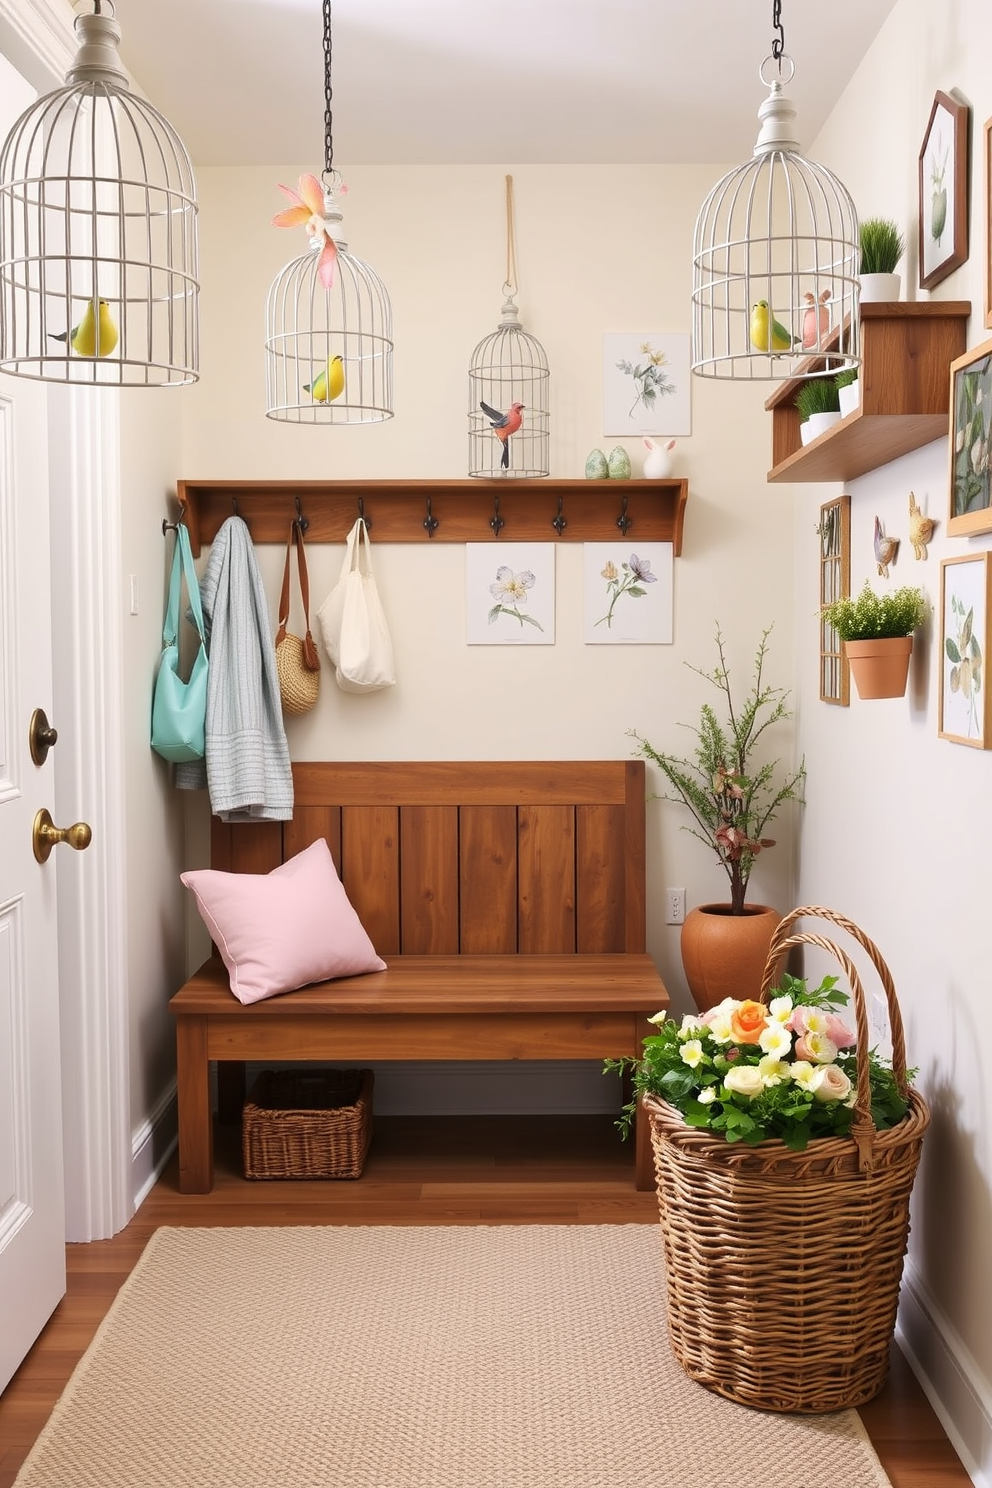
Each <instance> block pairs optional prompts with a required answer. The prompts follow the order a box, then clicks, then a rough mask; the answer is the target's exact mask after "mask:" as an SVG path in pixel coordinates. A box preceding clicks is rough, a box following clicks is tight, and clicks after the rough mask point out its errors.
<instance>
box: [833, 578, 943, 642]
mask: <svg viewBox="0 0 992 1488" xmlns="http://www.w3.org/2000/svg"><path fill="white" fill-rule="evenodd" d="M821 614H822V615H823V618H824V620H826V622H827V624H828V625H832V626H833V628H834V630H835V631H836V632H837V634H838V635H839V636H840V639H841V640H842V641H874V640H880V639H882V638H884V637H892V636H908V635H912V633H913V631H914V630H916V629H917V628H918V627H919V626H921V625H922V624H923V622H924V620H925V619H926V617H927V601H926V596H925V594H924V593H923V590H922V589H917V588H914V587H913V586H912V585H909V584H905V585H903V587H902V588H901V589H893V590H891V591H889V592H888V593H886V594H876V593H875V591H874V590H873V589H872V587H871V585H870V584H869V583H868V580H867V579H866V580H865V583H864V588H863V589H862V590H861V593H860V594H859V595H857V596H856V597H855V596H852V595H847V596H845V598H843V599H835V600H834V601H833V603H832V604H828V605H824V606H823V609H822V611H821Z"/></svg>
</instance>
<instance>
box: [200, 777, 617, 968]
mask: <svg viewBox="0 0 992 1488" xmlns="http://www.w3.org/2000/svg"><path fill="white" fill-rule="evenodd" d="M293 779H294V786H295V802H296V804H295V810H294V813H293V819H292V821H291V822H260V823H257V824H238V825H234V826H232V825H228V824H226V823H223V822H221V821H219V820H218V819H217V818H216V817H215V818H214V820H213V825H212V835H211V864H212V866H213V867H214V868H219V869H222V870H225V871H228V872H241V873H268V872H270V871H271V869H273V868H275V867H277V866H278V865H279V864H280V863H282V862H284V861H285V860H286V859H287V858H291V857H292V856H293V855H294V854H295V853H298V852H300V851H301V850H302V849H303V848H305V847H308V846H309V844H310V843H311V842H313V841H315V840H316V839H317V838H318V837H325V838H326V839H327V843H328V846H329V847H330V849H331V853H332V855H333V858H334V861H335V863H336V865H337V868H338V872H339V873H340V875H341V880H342V882H343V884H344V886H345V889H346V891H347V893H348V897H349V899H350V900H351V902H352V904H353V905H354V906H355V909H356V911H357V913H358V916H359V918H360V919H361V921H362V924H363V925H364V926H365V928H366V930H367V931H368V933H369V936H370V937H371V939H372V942H373V944H374V945H375V947H376V949H377V950H378V951H379V952H380V954H381V955H383V956H388V955H396V954H399V953H405V954H407V955H456V954H465V955H499V954H507V953H510V954H516V953H518V952H519V953H522V954H535V953H572V952H581V953H602V952H618V951H621V952H622V951H643V950H644V948H645V870H644V821H645V774H644V761H643V760H579V761H575V760H569V761H565V762H556V761H541V762H523V763H521V762H518V761H492V762H488V761H471V762H454V761H451V762H441V763H437V762H424V763H402V764H393V763H388V762H370V763H361V764H335V763H313V764H310V763H303V764H296V765H294V766H293Z"/></svg>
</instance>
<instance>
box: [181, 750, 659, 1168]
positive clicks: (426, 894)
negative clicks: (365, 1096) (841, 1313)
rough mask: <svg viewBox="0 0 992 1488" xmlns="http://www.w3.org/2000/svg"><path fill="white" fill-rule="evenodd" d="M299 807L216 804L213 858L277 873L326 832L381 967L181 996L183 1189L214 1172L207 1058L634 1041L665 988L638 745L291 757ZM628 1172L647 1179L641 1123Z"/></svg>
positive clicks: (503, 1050) (435, 1055) (519, 1055)
mask: <svg viewBox="0 0 992 1488" xmlns="http://www.w3.org/2000/svg"><path fill="white" fill-rule="evenodd" d="M293 777H294V785H295V800H296V806H295V810H294V814H293V819H292V821H290V822H285V823H278V822H266V823H258V824H255V825H238V826H230V825H225V824H224V823H222V822H219V821H217V820H216V819H215V820H214V822H213V830H212V838H211V866H212V867H214V868H218V869H221V870H225V871H233V872H247V873H267V872H269V871H270V870H271V869H272V868H275V867H277V866H278V864H280V863H282V862H284V861H285V860H286V859H287V858H290V857H292V856H293V855H294V854H295V853H297V852H300V851H301V850H302V849H303V848H304V847H306V846H308V845H309V844H310V843H311V842H313V841H315V840H316V839H317V838H318V837H325V838H326V839H327V842H328V844H329V846H330V849H331V852H332V854H333V857H334V861H335V863H336V864H337V866H338V871H339V872H340V874H341V878H342V881H343V883H344V886H345V888H346V890H347V892H348V896H349V898H350V899H351V902H352V904H353V905H354V906H355V909H356V910H357V912H358V915H359V918H360V919H361V921H362V923H363V925H364V926H365V928H366V930H367V931H368V933H369V935H370V937H371V939H372V942H373V944H374V945H375V947H376V950H377V951H378V952H379V954H380V955H381V956H382V957H383V959H384V960H385V961H386V962H387V970H386V971H380V972H373V973H371V974H370V975H368V976H360V977H345V978H341V979H340V980H338V981H332V982H321V983H317V984H315V985H314V986H311V987H304V988H301V989H300V990H299V991H297V992H289V993H285V994H283V995H282V996H281V997H273V998H270V999H268V1000H267V1001H264V1002H257V1003H251V1004H247V1005H244V1004H241V1003H239V1002H238V1001H237V1000H236V999H235V998H234V997H233V995H232V994H231V991H230V987H229V984H228V979H227V972H226V970H225V968H224V966H223V963H222V962H221V961H220V960H219V959H217V958H213V959H211V960H210V961H208V962H206V963H205V965H204V966H202V967H201V968H200V970H199V971H198V972H196V973H195V975H194V976H192V977H191V978H190V979H189V981H188V982H187V983H186V985H185V986H184V987H182V988H181V989H180V990H179V992H177V993H176V995H175V997H173V999H172V1001H171V1003H170V1007H171V1010H172V1012H173V1014H174V1015H175V1017H176V1040H177V1057H178V1084H179V1186H180V1189H181V1191H182V1192H183V1193H208V1192H209V1191H210V1189H211V1188H212V1187H213V1125H212V1119H211V1111H210V1093H209V1092H210V1086H209V1070H210V1062H211V1061H212V1060H217V1061H218V1087H219V1091H220V1099H221V1109H222V1115H226V1116H227V1117H229V1118H230V1117H234V1118H236V1117H237V1114H238V1112H239V1111H240V1108H241V1105H242V1103H243V1101H244V1090H245V1087H244V1068H245V1062H246V1061H261V1062H264V1063H269V1062H275V1061H284V1060H305V1061H317V1062H321V1063H333V1064H349V1065H357V1064H362V1063H374V1062H376V1061H380V1060H418V1059H425V1060H426V1059H438V1060H449V1059H450V1060H483V1059H485V1060H512V1059H535V1060H556V1059H561V1060H575V1059H590V1060H600V1059H603V1058H605V1057H610V1058H616V1057H619V1056H620V1055H637V1054H640V1052H641V1041H642V1039H643V1038H644V1037H645V1035H646V1034H648V1033H650V1032H651V1029H650V1026H649V1025H648V1023H647V1021H646V1020H647V1019H648V1018H649V1017H651V1016H652V1015H653V1014H654V1013H657V1012H659V1011H661V1010H662V1009H664V1008H665V1007H667V1005H668V994H667V992H666V990H665V986H664V983H663V982H662V980H661V977H660V976H659V974H658V970H657V968H656V966H655V964H654V962H653V960H652V959H651V957H650V956H649V955H648V954H647V953H646V951H645V902H646V895H645V867H644V837H645V800H646V796H645V772H644V762H643V760H581V761H564V762H563V761H544V762H522V763H521V762H513V761H492V762H489V761H471V762H468V763H464V762H463V763H459V762H457V761H449V762H445V763H434V762H423V763H400V764H396V763H389V762H375V763H359V764H327V763H312V764H297V765H294V767H293ZM635 1148H636V1157H635V1181H636V1183H637V1186H638V1188H643V1189H652V1188H653V1187H654V1176H653V1171H652V1161H651V1146H650V1134H649V1131H648V1125H647V1122H646V1121H639V1122H638V1123H637V1133H636V1143H635Z"/></svg>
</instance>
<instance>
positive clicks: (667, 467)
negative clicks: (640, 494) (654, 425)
mask: <svg viewBox="0 0 992 1488" xmlns="http://www.w3.org/2000/svg"><path fill="white" fill-rule="evenodd" d="M641 443H642V444H643V445H644V448H645V449H646V450H647V454H646V455H645V456H644V478H645V480H665V479H666V478H667V477H668V476H670V475H671V473H672V465H673V463H674V462H673V460H672V450H673V449H674V448H675V440H674V439H670V440H669V441H668V443H667V444H658V442H657V441H656V440H654V439H648V438H647V436H645V437H644V439H643V440H642V441H641Z"/></svg>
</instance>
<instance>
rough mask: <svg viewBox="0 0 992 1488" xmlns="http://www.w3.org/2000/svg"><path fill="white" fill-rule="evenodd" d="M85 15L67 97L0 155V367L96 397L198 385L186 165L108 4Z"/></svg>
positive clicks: (36, 109)
mask: <svg viewBox="0 0 992 1488" xmlns="http://www.w3.org/2000/svg"><path fill="white" fill-rule="evenodd" d="M93 4H94V6H95V10H96V14H94V15H80V16H77V17H76V21H75V29H76V35H77V38H78V42H79V51H78V53H77V56H76V59H75V61H74V63H73V66H72V67H71V68H70V70H69V72H68V73H67V74H66V85H65V87H63V88H60V89H57V90H56V91H54V92H52V93H48V94H46V95H44V96H43V97H41V98H39V99H37V100H36V101H35V103H33V104H32V105H31V106H30V107H29V108H28V109H26V110H25V112H24V113H23V114H22V115H21V117H20V118H19V119H18V120H17V122H16V123H15V124H14V126H13V128H12V129H11V131H10V133H9V135H8V136H7V139H6V141H5V143H4V145H3V148H2V151H0V369H2V370H3V371H4V372H10V373H14V374H15V375H19V376H22V377H34V378H41V379H43V380H46V381H51V382H64V383H87V384H97V385H101V386H130V387H155V386H167V385H170V384H172V385H178V384H182V383H189V382H193V381H195V380H196V378H197V377H198V375H199V328H198V317H197V310H198V294H199V283H198V280H197V273H198V268H197V221H196V219H197V204H196V187H195V182H194V177H193V167H192V163H191V161H190V158H189V155H188V154H187V152H186V148H185V146H184V145H183V143H182V140H181V139H180V138H179V136H178V134H177V133H176V131H175V130H174V129H173V127H172V125H171V124H170V123H169V122H168V120H166V119H165V118H164V117H163V116H162V115H161V114H160V113H159V112H158V110H157V109H155V108H153V107H152V105H151V104H149V103H147V102H146V101H145V100H144V99H142V98H138V97H136V96H135V95H134V94H133V93H131V91H130V88H129V83H128V78H127V74H126V73H125V71H124V68H123V66H122V64H121V61H120V58H119V55H118V51H117V48H118V44H119V42H120V37H121V33H120V28H119V27H118V25H117V23H116V20H115V19H114V15H113V7H112V3H111V0H93ZM108 7H109V13H103V12H104V11H106V10H107V8H108Z"/></svg>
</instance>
